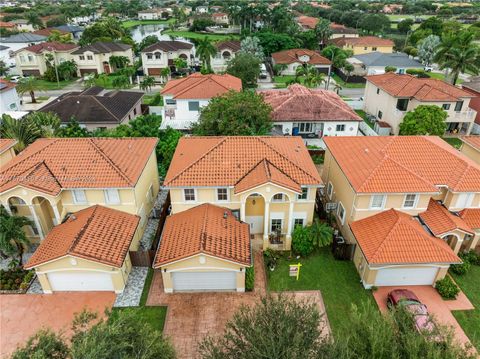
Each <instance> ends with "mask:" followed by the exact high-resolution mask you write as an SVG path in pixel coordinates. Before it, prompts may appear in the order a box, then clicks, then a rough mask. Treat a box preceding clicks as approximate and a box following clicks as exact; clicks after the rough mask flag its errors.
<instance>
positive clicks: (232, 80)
mask: <svg viewBox="0 0 480 359" xmlns="http://www.w3.org/2000/svg"><path fill="white" fill-rule="evenodd" d="M230 90H234V91H241V90H242V80H240V79H239V78H237V77H235V76H232V75H229V74H224V75H217V74H209V75H202V74H200V73H195V74H192V75H190V76H187V77H185V78H182V79H178V80H170V81H168V82H167V84H166V85H165V87H164V88H163V90H162V91H161V94H162V95H172V96H173V98H175V99H194V98H195V99H196V98H198V99H210V98H212V97H215V96H219V95H223V94H224V93H226V92H228V91H230Z"/></svg>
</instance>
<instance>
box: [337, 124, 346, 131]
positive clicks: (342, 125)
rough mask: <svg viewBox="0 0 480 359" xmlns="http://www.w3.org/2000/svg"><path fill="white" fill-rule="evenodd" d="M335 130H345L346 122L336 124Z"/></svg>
mask: <svg viewBox="0 0 480 359" xmlns="http://www.w3.org/2000/svg"><path fill="white" fill-rule="evenodd" d="M335 131H336V132H345V124H343V123H342V124H338V125H336V126H335Z"/></svg>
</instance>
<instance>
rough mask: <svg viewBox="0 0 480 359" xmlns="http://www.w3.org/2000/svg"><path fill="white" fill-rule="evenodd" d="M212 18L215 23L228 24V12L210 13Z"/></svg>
mask: <svg viewBox="0 0 480 359" xmlns="http://www.w3.org/2000/svg"><path fill="white" fill-rule="evenodd" d="M212 20H213V21H214V22H215V24H216V25H228V24H229V23H230V20H229V18H228V14H226V13H224V12H216V13H214V14H212Z"/></svg>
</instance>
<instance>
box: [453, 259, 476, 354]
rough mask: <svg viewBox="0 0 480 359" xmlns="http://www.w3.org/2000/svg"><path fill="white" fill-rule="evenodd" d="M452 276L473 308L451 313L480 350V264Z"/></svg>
mask: <svg viewBox="0 0 480 359" xmlns="http://www.w3.org/2000/svg"><path fill="white" fill-rule="evenodd" d="M452 276H453V278H454V279H455V282H457V284H458V285H459V286H460V288H461V289H462V291H463V293H465V295H466V296H467V297H468V299H469V300H470V302H472V304H473V305H474V306H475V309H474V310H465V311H455V312H453V315H454V316H455V318H456V319H457V321H458V323H459V324H460V326H461V327H462V328H463V331H464V332H465V334H467V336H468V338H469V339H470V341H471V342H472V344H473V345H474V346H475V348H477V350H478V351H479V352H480V266H477V265H472V266H471V268H470V271H469V272H468V273H467V274H465V275H463V276H459V275H455V274H452Z"/></svg>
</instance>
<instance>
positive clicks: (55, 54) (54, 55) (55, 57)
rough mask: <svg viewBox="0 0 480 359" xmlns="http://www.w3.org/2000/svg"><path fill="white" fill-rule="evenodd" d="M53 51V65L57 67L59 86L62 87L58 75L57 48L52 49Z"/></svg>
mask: <svg viewBox="0 0 480 359" xmlns="http://www.w3.org/2000/svg"><path fill="white" fill-rule="evenodd" d="M51 50H52V52H53V67H55V75H56V76H57V88H60V79H59V77H58V68H57V53H56V52H55V49H51Z"/></svg>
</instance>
